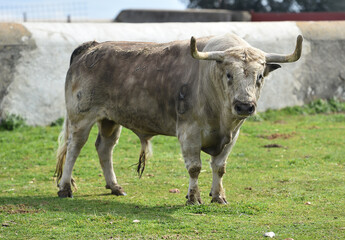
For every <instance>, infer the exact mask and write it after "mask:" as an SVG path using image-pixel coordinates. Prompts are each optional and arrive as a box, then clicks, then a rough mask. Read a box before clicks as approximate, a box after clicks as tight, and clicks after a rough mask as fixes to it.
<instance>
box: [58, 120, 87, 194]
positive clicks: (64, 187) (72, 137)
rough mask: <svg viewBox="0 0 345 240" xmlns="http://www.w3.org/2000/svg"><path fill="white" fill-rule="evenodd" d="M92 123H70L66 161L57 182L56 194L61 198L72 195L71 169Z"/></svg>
mask: <svg viewBox="0 0 345 240" xmlns="http://www.w3.org/2000/svg"><path fill="white" fill-rule="evenodd" d="M92 125H93V123H92V124H91V123H84V124H82V123H78V124H73V123H72V124H70V126H69V129H70V130H69V136H68V144H67V153H66V162H65V166H64V169H63V172H62V176H61V181H60V183H59V191H58V196H59V197H61V198H65V197H73V196H72V189H71V184H72V170H73V166H74V163H75V161H76V159H77V157H78V156H79V153H80V150H81V149H82V147H83V146H84V144H85V143H86V141H87V139H88V137H89V133H90V130H91V127H92Z"/></svg>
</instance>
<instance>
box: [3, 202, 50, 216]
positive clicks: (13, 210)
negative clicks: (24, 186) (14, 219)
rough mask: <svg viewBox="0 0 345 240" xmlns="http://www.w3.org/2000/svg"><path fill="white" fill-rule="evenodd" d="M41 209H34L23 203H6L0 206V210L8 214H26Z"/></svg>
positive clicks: (40, 210)
mask: <svg viewBox="0 0 345 240" xmlns="http://www.w3.org/2000/svg"><path fill="white" fill-rule="evenodd" d="M42 211H44V210H42V209H35V208H33V207H31V206H27V205H25V204H16V205H14V204H7V205H3V206H0V212H3V213H8V214H27V213H38V212H42Z"/></svg>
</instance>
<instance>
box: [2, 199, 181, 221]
mask: <svg viewBox="0 0 345 240" xmlns="http://www.w3.org/2000/svg"><path fill="white" fill-rule="evenodd" d="M90 196H91V195H90ZM97 196H98V197H102V198H107V196H109V200H108V199H86V198H88V197H89V195H81V196H78V198H58V197H55V196H54V197H53V196H52V197H48V196H47V197H40V196H28V197H0V213H1V212H3V213H8V214H23V213H40V212H50V213H54V212H55V213H69V214H84V215H96V216H97V215H98V216H102V215H106V214H112V215H117V216H122V217H126V218H129V219H130V218H139V219H155V218H157V217H159V218H160V219H162V220H169V221H175V219H174V218H173V217H172V216H171V215H172V214H173V213H174V212H175V211H177V210H179V209H181V208H184V207H185V206H184V205H177V206H176V205H175V206H166V205H163V206H145V205H142V204H134V203H123V202H118V201H114V196H113V195H111V194H100V195H97ZM110 198H111V199H110Z"/></svg>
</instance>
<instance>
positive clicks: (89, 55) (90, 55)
mask: <svg viewBox="0 0 345 240" xmlns="http://www.w3.org/2000/svg"><path fill="white" fill-rule="evenodd" d="M196 69H197V61H195V60H193V59H192V58H191V57H190V55H189V44H188V41H181V42H175V43H169V44H154V43H130V42H106V43H100V44H97V45H94V46H91V47H90V48H89V49H87V50H86V51H84V53H82V54H81V55H80V56H79V57H76V58H75V61H74V62H72V64H71V67H70V69H69V72H68V75H67V79H66V106H67V111H68V113H69V115H74V116H75V117H76V118H80V116H87V117H95V118H97V119H102V118H107V119H111V120H113V121H115V122H117V123H119V124H121V125H123V126H125V127H127V128H130V129H132V130H134V131H136V132H140V133H145V134H153V135H155V134H165V135H175V134H176V120H177V111H176V109H177V104H178V103H177V101H178V95H179V91H180V89H181V87H182V86H186V85H190V86H192V85H193V82H194V81H195V80H194V79H196V78H195V77H196V76H195V75H196V74H197V70H196Z"/></svg>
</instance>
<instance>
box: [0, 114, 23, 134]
mask: <svg viewBox="0 0 345 240" xmlns="http://www.w3.org/2000/svg"><path fill="white" fill-rule="evenodd" d="M24 126H26V123H25V119H24V118H23V117H21V116H18V115H15V114H8V115H6V116H5V117H4V118H3V119H1V120H0V130H7V131H12V130H14V129H17V128H21V127H24Z"/></svg>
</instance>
